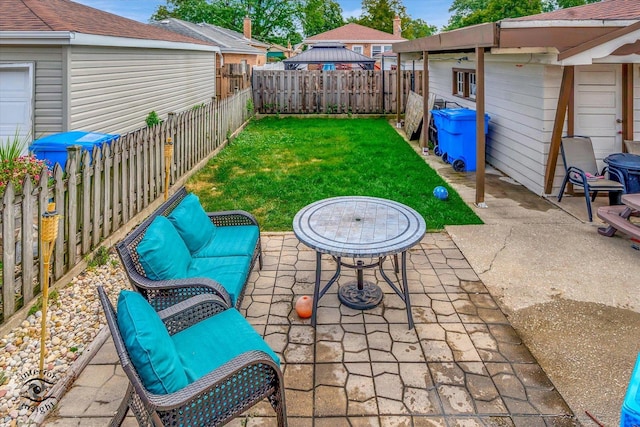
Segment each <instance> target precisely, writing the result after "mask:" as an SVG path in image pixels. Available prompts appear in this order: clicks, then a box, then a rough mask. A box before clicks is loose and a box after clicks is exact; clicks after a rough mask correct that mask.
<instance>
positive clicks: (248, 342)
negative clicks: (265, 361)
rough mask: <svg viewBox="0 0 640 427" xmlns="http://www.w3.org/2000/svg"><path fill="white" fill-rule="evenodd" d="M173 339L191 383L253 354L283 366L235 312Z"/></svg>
mask: <svg viewBox="0 0 640 427" xmlns="http://www.w3.org/2000/svg"><path fill="white" fill-rule="evenodd" d="M171 339H172V340H173V344H174V347H175V348H176V349H177V352H178V355H179V357H180V361H181V364H182V367H183V369H184V372H185V374H186V376H187V379H188V380H189V382H190V383H191V382H193V381H196V380H197V379H199V378H202V377H203V376H205V375H206V374H208V373H209V372H211V371H213V370H215V369H217V368H219V367H220V366H222V365H224V364H225V363H226V362H228V361H230V360H231V359H233V358H234V357H236V356H239V355H241V354H242V353H245V352H247V351H251V350H261V351H264V352H265V353H267V354H268V355H269V356H270V357H271V358H272V359H273V360H274V362H276V363H277V364H280V359H279V358H278V356H277V355H276V354H275V353H274V352H273V350H272V349H271V348H270V347H269V346H268V345H267V343H266V342H265V341H264V340H263V339H262V337H261V336H260V335H259V334H258V333H257V332H256V331H255V329H253V327H252V326H251V325H250V324H249V322H247V320H246V319H245V318H244V317H242V315H241V314H240V313H239V312H238V310H236V309H235V308H230V309H228V310H225V311H223V312H222V313H219V314H216V315H215V316H212V317H210V318H208V319H206V320H203V321H202V322H199V323H197V324H195V325H193V326H191V327H189V328H187V329H185V330H183V331H181V332H178V333H177V334H175V335H173V336H172V337H171Z"/></svg>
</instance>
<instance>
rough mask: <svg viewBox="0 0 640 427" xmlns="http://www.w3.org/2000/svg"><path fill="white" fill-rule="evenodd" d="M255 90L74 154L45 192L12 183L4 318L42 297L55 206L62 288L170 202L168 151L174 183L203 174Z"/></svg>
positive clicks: (6, 218) (5, 237)
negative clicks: (46, 218)
mask: <svg viewBox="0 0 640 427" xmlns="http://www.w3.org/2000/svg"><path fill="white" fill-rule="evenodd" d="M250 99H251V90H250V89H246V90H244V91H241V92H239V93H237V94H236V95H235V96H233V97H229V98H226V99H224V100H222V101H220V102H217V101H212V102H210V103H207V104H204V105H200V106H196V107H194V108H192V109H191V110H189V111H186V112H183V113H179V114H170V115H169V119H168V120H166V121H165V122H163V123H162V124H160V125H157V126H155V127H153V128H143V129H140V130H137V131H134V132H130V133H128V134H126V135H123V136H121V137H120V138H119V139H117V140H115V141H113V142H112V143H111V144H110V145H109V144H105V145H104V146H103V147H102V148H100V147H97V146H96V147H94V148H93V152H92V153H91V155H90V153H89V152H88V151H84V152H82V153H80V152H79V151H77V150H76V148H75V147H69V151H68V160H67V165H66V169H65V170H64V171H63V170H62V168H61V167H60V165H56V166H55V167H54V169H53V171H52V173H51V176H50V177H49V178H48V177H47V175H48V174H47V172H46V170H43V172H42V173H41V179H40V181H39V183H38V184H37V185H35V186H34V185H33V184H32V183H31V179H25V180H24V183H23V185H22V188H19V189H16V188H14V187H13V185H12V184H11V183H10V184H9V185H8V186H7V187H6V190H5V192H4V194H3V195H2V212H1V213H2V215H1V220H2V223H1V229H2V274H1V278H2V283H1V284H0V289H1V292H0V298H1V304H0V309H1V312H0V316H1V319H2V323H5V322H6V321H7V320H8V319H9V318H10V317H11V316H12V315H13V314H14V313H15V312H16V311H17V310H18V309H20V308H21V307H23V306H28V305H29V304H30V302H31V300H33V299H34V297H36V296H37V294H38V293H39V292H40V284H41V283H42V280H43V259H42V257H40V256H39V254H40V253H41V248H40V246H41V244H40V236H39V232H38V225H39V219H40V218H41V216H42V214H43V213H44V212H45V211H46V210H47V204H48V202H49V201H54V202H55V203H56V211H57V213H58V214H60V218H61V220H60V221H59V223H58V236H57V239H56V243H55V249H54V253H53V256H52V274H51V278H52V279H53V281H54V282H55V281H56V280H58V279H60V278H61V277H62V276H63V275H64V274H65V273H66V272H68V271H69V270H70V269H71V268H73V267H74V266H75V265H76V264H78V263H79V262H80V261H82V259H83V258H84V257H85V256H86V255H88V254H90V253H91V252H92V251H93V250H94V249H96V248H97V247H98V246H99V245H100V242H101V241H102V240H103V239H106V238H107V237H109V236H110V235H112V234H113V233H114V232H115V231H117V230H118V229H120V228H121V227H122V226H124V225H125V224H127V222H128V221H129V220H130V219H132V218H133V217H134V216H135V215H136V214H138V213H140V212H142V211H143V210H144V209H145V208H146V207H147V206H149V205H150V204H151V203H153V202H154V201H155V200H156V199H158V198H160V197H162V196H163V193H164V190H165V180H164V170H165V168H164V166H165V159H164V146H165V143H166V141H167V138H168V137H171V138H172V140H173V142H174V152H173V160H172V168H171V179H170V182H171V183H174V182H176V181H178V180H180V179H183V178H186V177H188V176H189V175H191V174H193V173H195V170H194V168H195V167H196V166H197V165H198V164H199V163H200V162H202V161H204V160H206V159H207V158H208V157H210V156H212V155H214V154H215V153H216V152H217V150H218V149H219V148H221V147H222V146H223V145H224V144H225V143H226V142H227V140H228V138H229V135H231V134H232V133H234V132H235V131H236V130H238V129H239V128H240V127H241V126H242V125H243V124H244V123H245V122H246V120H247V119H248V118H249V115H250V114H251V113H252V112H251V111H249V110H248V108H247V106H248V105H249V100H250Z"/></svg>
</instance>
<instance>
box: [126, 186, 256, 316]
mask: <svg viewBox="0 0 640 427" xmlns="http://www.w3.org/2000/svg"><path fill="white" fill-rule="evenodd" d="M116 250H117V252H118V255H119V257H120V260H121V261H122V265H123V266H124V270H125V272H126V274H127V276H128V278H129V281H130V282H131V284H132V286H133V287H134V288H135V289H136V290H137V291H138V292H140V293H141V294H142V295H143V296H144V297H145V298H146V299H147V300H148V301H149V302H150V304H151V305H152V306H153V307H154V308H155V309H156V310H157V311H160V310H163V309H165V308H167V307H170V306H172V305H174V304H176V303H179V302H181V301H184V300H186V299H188V298H190V297H192V296H194V295H199V294H202V293H210V294H215V295H218V296H219V297H220V298H222V300H223V301H225V302H226V303H227V304H228V305H229V306H234V307H236V308H239V307H240V304H241V303H242V298H243V296H244V292H245V287H246V283H247V280H248V278H249V274H250V273H251V270H252V269H253V267H254V265H255V262H256V260H258V263H259V268H262V249H261V242H260V229H259V226H258V222H257V221H256V219H255V218H254V217H253V215H251V214H250V213H249V212H246V211H241V210H234V211H220V212H205V211H204V209H203V208H202V206H201V205H200V202H199V200H198V198H197V197H196V196H195V195H194V194H188V193H187V190H186V189H185V188H184V187H182V188H181V189H179V190H178V191H177V192H176V193H175V194H174V195H172V196H171V197H170V198H169V199H167V201H165V202H164V203H163V204H162V205H161V206H160V207H159V208H158V209H156V210H155V211H154V212H153V213H152V214H151V215H150V216H149V217H148V218H147V219H145V220H144V221H143V222H142V223H141V224H140V225H139V226H138V227H136V228H135V229H134V230H133V231H132V232H131V233H129V235H127V236H126V237H125V238H124V239H123V240H121V241H120V242H118V243H117V244H116Z"/></svg>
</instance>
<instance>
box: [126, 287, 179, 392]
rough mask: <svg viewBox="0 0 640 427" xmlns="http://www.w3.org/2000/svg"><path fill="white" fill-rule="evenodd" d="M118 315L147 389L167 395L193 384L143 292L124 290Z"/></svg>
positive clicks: (128, 347) (127, 344)
mask: <svg viewBox="0 0 640 427" xmlns="http://www.w3.org/2000/svg"><path fill="white" fill-rule="evenodd" d="M117 318H118V329H119V330H120V335H121V336H122V339H123V341H124V344H125V347H126V348H127V352H128V353H129V358H130V359H131V363H133V366H134V367H135V368H136V371H137V372H138V375H139V376H140V379H141V380H142V383H143V384H144V386H145V388H146V389H147V390H149V391H150V392H151V393H155V394H167V393H173V392H175V391H178V390H180V389H182V388H184V387H186V386H187V385H188V384H189V382H188V379H187V376H186V374H185V372H184V369H183V368H182V363H181V361H180V358H179V355H178V353H177V352H176V349H175V347H174V345H173V341H172V340H171V337H170V336H169V332H167V329H166V327H165V326H164V323H162V320H160V317H159V316H158V314H157V313H156V311H155V310H154V309H153V307H151V306H150V305H149V303H148V302H147V301H146V300H145V299H144V298H143V297H142V295H140V294H139V293H137V292H132V291H122V292H120V296H119V297H118V314H117Z"/></svg>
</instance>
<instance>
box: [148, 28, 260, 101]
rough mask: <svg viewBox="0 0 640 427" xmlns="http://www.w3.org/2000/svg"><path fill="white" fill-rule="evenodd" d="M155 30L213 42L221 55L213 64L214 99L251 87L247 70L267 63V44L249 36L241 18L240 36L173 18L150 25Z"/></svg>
mask: <svg viewBox="0 0 640 427" xmlns="http://www.w3.org/2000/svg"><path fill="white" fill-rule="evenodd" d="M151 25H154V26H156V27H158V28H163V29H166V30H169V31H173V32H176V33H178V34H182V35H184V36H188V37H193V38H196V39H199V40H202V41H205V42H209V43H213V44H215V45H216V46H218V47H219V48H220V52H221V55H220V56H219V58H218V63H217V64H216V66H217V68H216V82H217V86H216V87H217V89H218V93H217V95H218V97H220V98H225V97H227V96H229V95H232V94H233V93H235V92H236V91H237V90H241V89H244V88H247V87H249V86H250V85H251V69H252V68H253V67H257V66H261V65H264V64H266V62H267V49H268V48H269V47H270V45H269V44H267V43H263V42H261V41H259V40H256V39H254V38H252V37H251V19H249V18H245V19H244V30H243V33H242V34H241V33H238V32H236V31H233V30H229V29H228V28H223V27H218V26H217V25H212V24H207V23H198V24H194V23H193V22H187V21H183V20H181V19H176V18H168V19H163V20H162V21H156V22H151Z"/></svg>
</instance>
